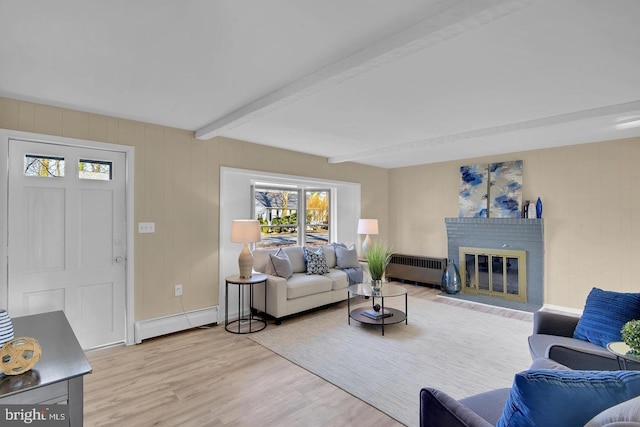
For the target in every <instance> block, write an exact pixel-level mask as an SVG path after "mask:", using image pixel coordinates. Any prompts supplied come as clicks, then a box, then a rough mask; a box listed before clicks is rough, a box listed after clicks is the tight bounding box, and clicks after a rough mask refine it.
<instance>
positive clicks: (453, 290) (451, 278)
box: [441, 259, 462, 294]
mask: <svg viewBox="0 0 640 427" xmlns="http://www.w3.org/2000/svg"><path fill="white" fill-rule="evenodd" d="M441 287H442V290H443V291H445V292H446V293H448V294H457V293H458V292H460V289H461V287H462V283H461V280H460V272H459V271H458V266H457V265H456V263H455V262H454V261H453V259H449V261H448V262H447V268H446V269H445V270H444V273H443V274H442V282H441Z"/></svg>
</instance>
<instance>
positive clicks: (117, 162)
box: [8, 139, 126, 349]
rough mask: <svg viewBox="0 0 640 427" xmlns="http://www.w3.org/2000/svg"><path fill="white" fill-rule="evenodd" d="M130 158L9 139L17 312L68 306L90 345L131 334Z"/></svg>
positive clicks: (12, 285) (13, 311) (11, 297)
mask: <svg viewBox="0 0 640 427" xmlns="http://www.w3.org/2000/svg"><path fill="white" fill-rule="evenodd" d="M125 163H126V162H125V154H124V153H121V152H114V151H106V150H98V149H90V148H78V147H70V146H66V145H57V144H48V143H39V142H27V141H20V140H12V139H10V140H9V192H8V199H9V200H8V203H9V206H8V208H9V219H8V221H9V222H8V230H9V238H8V241H9V248H8V255H9V262H8V311H9V315H10V316H11V317H18V316H24V315H28V314H36V313H42V312H47V311H54V310H64V312H65V314H66V316H67V319H69V323H70V324H71V327H72V328H73V330H74V332H75V334H76V336H77V337H78V340H79V341H80V345H81V346H82V347H83V348H85V349H88V348H93V347H97V346H102V345H107V344H112V343H116V342H122V341H124V340H125V327H126V326H125V325H126V321H125V274H126V272H125V265H126V263H125V256H126V253H125V249H126V245H125V243H126V242H125V236H126V234H125V233H126V228H125V218H126V216H125V215H126V214H125V176H126V174H125Z"/></svg>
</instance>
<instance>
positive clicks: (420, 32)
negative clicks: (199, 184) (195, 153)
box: [195, 0, 534, 140]
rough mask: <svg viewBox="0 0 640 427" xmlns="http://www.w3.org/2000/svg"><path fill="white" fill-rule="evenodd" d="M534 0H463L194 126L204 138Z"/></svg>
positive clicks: (471, 28)
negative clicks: (217, 117) (218, 117)
mask: <svg viewBox="0 0 640 427" xmlns="http://www.w3.org/2000/svg"><path fill="white" fill-rule="evenodd" d="M533 1H534V0H464V1H461V2H459V3H458V4H457V5H456V6H454V7H451V8H449V9H447V10H445V11H443V12H441V13H439V14H437V15H434V16H431V17H429V18H427V19H425V20H423V21H421V22H419V23H418V24H416V25H413V26H411V27H409V28H407V29H405V30H403V31H401V32H399V33H397V34H395V35H393V36H391V37H388V38H386V39H384V40H382V41H380V42H378V43H376V44H373V45H371V46H369V47H367V48H365V49H363V50H361V51H359V52H357V53H355V54H353V55H351V56H348V57H346V58H344V59H342V60H339V61H336V62H334V63H332V64H330V65H328V66H326V67H324V68H321V69H319V70H317V71H315V72H313V73H311V74H309V75H307V76H306V77H303V78H301V79H299V80H297V81H295V82H293V83H291V84H289V85H287V86H285V87H283V88H280V89H278V90H276V91H275V92H272V93H271V94H269V95H266V96H264V97H262V98H259V99H257V100H255V101H253V102H251V103H249V104H247V105H245V106H243V107H241V108H239V109H237V110H236V111H234V112H232V113H230V114H228V115H226V116H224V117H222V118H220V119H217V120H215V121H214V122H212V123H210V124H208V125H206V126H204V127H203V128H201V129H198V130H197V131H196V133H195V135H196V138H198V139H201V140H206V139H210V138H213V137H215V136H218V135H223V134H224V132H226V131H229V130H231V129H233V128H235V127H237V126H240V125H242V124H243V123H247V122H249V121H251V120H253V119H255V118H257V117H260V116H262V115H265V114H268V113H269V112H271V111H276V110H278V109H280V108H283V107H285V106H287V105H290V104H292V103H295V102H297V101H299V100H301V99H304V98H306V97H308V96H310V95H313V94H314V93H316V92H318V91H320V90H322V89H324V88H328V87H331V86H334V85H336V84H339V83H341V82H344V81H347V80H349V79H352V78H354V77H358V76H360V75H362V74H364V73H367V72H369V71H372V70H375V69H377V68H379V67H381V66H383V65H385V64H389V63H391V62H393V61H397V60H398V59H401V58H403V57H406V56H408V55H411V54H412V53H414V52H418V51H422V50H424V49H428V48H430V47H432V46H435V45H437V44H439V43H441V42H443V41H446V40H448V39H451V38H453V37H456V36H458V35H460V34H463V33H466V32H468V31H473V30H474V29H476V28H479V27H481V26H483V25H486V24H488V23H490V22H493V21H495V20H497V19H500V18H502V17H504V16H507V15H509V14H511V13H514V12H517V11H519V10H521V9H522V8H524V7H526V6H528V5H529V4H531V3H532V2H533Z"/></svg>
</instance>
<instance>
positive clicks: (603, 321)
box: [573, 288, 640, 347]
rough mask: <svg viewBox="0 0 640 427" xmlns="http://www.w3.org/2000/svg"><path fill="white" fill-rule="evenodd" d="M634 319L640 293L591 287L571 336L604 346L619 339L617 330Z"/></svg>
mask: <svg viewBox="0 0 640 427" xmlns="http://www.w3.org/2000/svg"><path fill="white" fill-rule="evenodd" d="M634 319H640V294H625V293H621V292H612V291H603V290H602V289H598V288H593V289H592V290H591V292H589V295H588V296H587V302H586V303H585V306H584V311H583V312H582V317H581V318H580V320H579V321H578V325H577V326H576V329H575V331H574V332H573V337H574V338H577V339H579V340H583V341H589V342H592V343H594V344H597V345H600V346H602V347H606V346H607V344H608V343H610V342H613V341H621V340H622V337H621V335H620V330H621V329H622V327H623V326H624V324H625V323H627V322H628V321H629V320H634Z"/></svg>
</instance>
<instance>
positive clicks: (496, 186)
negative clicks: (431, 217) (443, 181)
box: [458, 160, 522, 218]
mask: <svg viewBox="0 0 640 427" xmlns="http://www.w3.org/2000/svg"><path fill="white" fill-rule="evenodd" d="M521 206H522V160H516V161H511V162H496V163H490V164H478V165H471V166H462V167H460V202H459V207H458V216H459V217H461V218H520V216H521V214H522V212H521Z"/></svg>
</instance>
